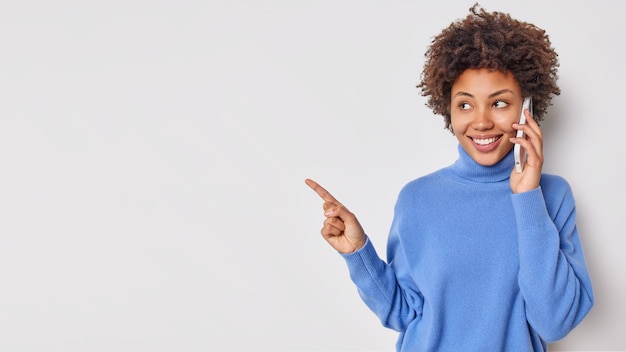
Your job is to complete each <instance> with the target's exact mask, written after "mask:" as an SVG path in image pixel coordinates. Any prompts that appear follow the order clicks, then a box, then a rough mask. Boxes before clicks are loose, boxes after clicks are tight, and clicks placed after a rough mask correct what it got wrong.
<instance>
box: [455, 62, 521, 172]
mask: <svg viewBox="0 0 626 352" xmlns="http://www.w3.org/2000/svg"><path fill="white" fill-rule="evenodd" d="M451 96H452V98H451V104H450V116H451V120H452V130H453V131H454V135H455V136H456V138H457V139H458V140H459V142H460V143H461V146H462V147H463V149H464V150H465V151H466V152H467V154H469V155H470V156H471V157H472V159H474V161H476V162H477V163H478V164H480V165H483V166H490V165H494V164H496V163H497V162H498V161H500V160H501V159H502V158H503V157H504V156H506V155H507V154H508V152H509V151H510V150H511V148H513V144H512V143H511V142H510V141H509V138H510V137H515V133H516V130H514V129H513V127H512V125H513V123H516V122H517V121H518V120H519V117H520V113H521V111H522V101H523V99H522V91H521V88H520V86H519V84H518V83H517V81H516V80H515V77H513V75H512V74H511V73H509V72H507V73H503V72H501V71H489V70H487V69H467V70H465V71H463V73H461V75H459V77H458V78H457V79H456V81H455V82H454V84H453V85H452V95H451Z"/></svg>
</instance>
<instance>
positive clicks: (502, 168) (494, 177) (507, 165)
mask: <svg viewBox="0 0 626 352" xmlns="http://www.w3.org/2000/svg"><path fill="white" fill-rule="evenodd" d="M457 148H458V150H459V158H458V159H457V161H456V162H455V163H454V164H452V166H451V169H452V171H454V173H456V174H457V175H459V176H460V177H462V178H465V179H468V180H471V181H475V182H482V183H488V182H500V181H504V180H506V179H508V178H509V177H510V176H511V171H512V170H513V166H514V164H515V160H514V156H513V148H511V151H510V152H509V153H508V154H507V155H506V156H505V157H504V158H502V159H501V160H500V161H498V162H497V163H496V164H494V165H492V166H483V165H480V164H478V163H477V162H476V161H474V159H472V157H470V156H469V154H467V152H466V151H465V149H463V147H462V146H461V144H459V145H458V146H457Z"/></svg>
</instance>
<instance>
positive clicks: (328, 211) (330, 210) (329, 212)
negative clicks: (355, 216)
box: [324, 209, 333, 216]
mask: <svg viewBox="0 0 626 352" xmlns="http://www.w3.org/2000/svg"><path fill="white" fill-rule="evenodd" d="M324 215H326V216H328V215H333V210H332V209H329V210H326V212H324Z"/></svg>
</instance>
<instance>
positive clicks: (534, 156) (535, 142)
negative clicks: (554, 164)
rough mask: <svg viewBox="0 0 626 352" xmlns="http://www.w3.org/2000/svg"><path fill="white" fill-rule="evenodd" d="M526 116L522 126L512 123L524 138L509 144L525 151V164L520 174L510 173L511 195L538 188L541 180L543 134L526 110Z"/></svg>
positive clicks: (515, 138) (514, 170)
mask: <svg viewBox="0 0 626 352" xmlns="http://www.w3.org/2000/svg"><path fill="white" fill-rule="evenodd" d="M524 114H526V123H525V124H523V125H520V124H517V123H514V124H513V128H514V129H515V130H522V131H524V134H525V135H526V137H522V138H517V137H513V138H511V139H510V140H511V143H515V144H519V145H520V146H521V147H522V148H524V149H525V150H526V155H527V159H526V163H525V164H524V169H523V170H522V172H517V170H516V169H515V168H513V171H512V172H511V191H513V193H522V192H527V191H530V190H533V189H535V188H537V187H539V180H540V179H541V169H542V168H543V134H542V133H541V129H540V128H539V125H538V124H537V122H536V121H535V120H534V119H533V118H532V115H531V114H530V112H529V111H528V110H525V111H524Z"/></svg>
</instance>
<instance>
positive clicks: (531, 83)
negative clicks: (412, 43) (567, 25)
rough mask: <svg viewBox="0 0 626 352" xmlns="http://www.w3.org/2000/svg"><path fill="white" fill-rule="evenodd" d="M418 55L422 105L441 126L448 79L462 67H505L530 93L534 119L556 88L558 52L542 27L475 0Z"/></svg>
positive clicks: (540, 117) (446, 104) (447, 124)
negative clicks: (467, 11)
mask: <svg viewBox="0 0 626 352" xmlns="http://www.w3.org/2000/svg"><path fill="white" fill-rule="evenodd" d="M424 56H425V57H426V61H425V64H424V70H423V72H422V75H421V82H420V84H419V85H418V86H417V88H419V89H420V91H421V94H422V96H425V97H427V98H428V101H427V103H426V106H428V107H429V108H430V109H432V110H433V112H434V113H435V114H436V115H443V116H444V121H445V128H447V129H449V130H450V131H452V127H451V118H450V101H451V91H452V85H453V84H454V82H455V80H456V79H457V78H458V77H459V75H460V74H461V73H463V71H465V70H466V69H479V68H486V69H490V70H493V71H495V70H499V71H502V72H511V73H512V74H513V76H514V77H515V79H516V80H517V82H518V83H519V85H520V87H521V89H522V94H523V95H524V96H532V97H533V112H534V118H535V121H537V122H538V123H539V122H541V121H542V120H543V116H544V114H545V112H546V110H547V108H548V106H549V105H551V100H552V97H553V96H554V95H559V94H560V93H561V91H560V89H559V87H558V86H557V84H556V81H557V79H558V75H557V68H558V66H559V63H558V58H557V56H558V55H557V53H556V52H555V51H554V48H552V45H551V43H550V39H549V38H548V35H547V34H546V32H545V31H544V30H543V29H540V28H538V27H536V26H535V25H533V24H530V23H526V22H521V21H518V20H515V19H513V18H511V16H510V15H509V14H506V13H501V12H492V13H488V12H486V11H485V10H484V9H483V8H481V7H480V6H479V5H478V3H476V4H474V5H473V6H472V7H471V8H470V14H469V15H468V16H467V17H466V18H465V19H462V20H457V21H455V22H453V23H452V24H450V26H449V27H447V28H445V29H444V30H443V31H442V32H441V33H440V34H438V35H437V36H435V37H434V38H433V40H432V42H431V44H430V46H429V47H428V50H427V51H426V53H425V55H424Z"/></svg>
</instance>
